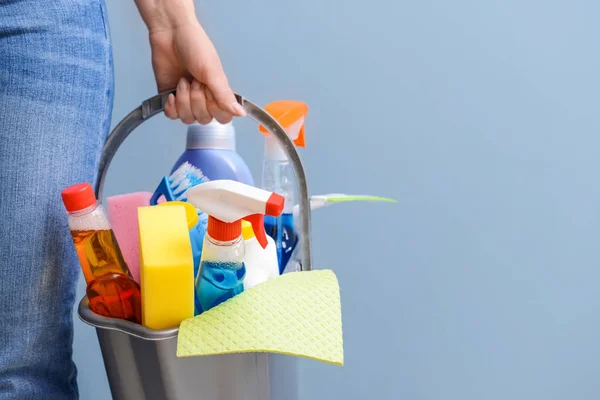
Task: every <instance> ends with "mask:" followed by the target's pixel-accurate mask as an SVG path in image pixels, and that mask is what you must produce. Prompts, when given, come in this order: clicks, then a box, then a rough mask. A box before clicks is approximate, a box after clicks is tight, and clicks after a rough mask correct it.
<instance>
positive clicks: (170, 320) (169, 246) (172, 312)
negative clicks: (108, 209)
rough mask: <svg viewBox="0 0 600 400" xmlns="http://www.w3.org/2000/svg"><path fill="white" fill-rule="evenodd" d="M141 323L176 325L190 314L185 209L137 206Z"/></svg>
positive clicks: (190, 279)
mask: <svg viewBox="0 0 600 400" xmlns="http://www.w3.org/2000/svg"><path fill="white" fill-rule="evenodd" d="M138 220H139V229H140V278H141V281H140V287H141V291H142V325H144V326H146V327H148V328H150V329H168V328H174V327H177V326H178V325H179V324H180V323H181V321H183V320H184V319H187V318H191V317H193V316H194V259H193V256H192V246H191V243H190V236H189V231H188V224H187V218H186V213H185V209H184V208H183V207H182V206H173V207H156V206H155V207H140V208H138Z"/></svg>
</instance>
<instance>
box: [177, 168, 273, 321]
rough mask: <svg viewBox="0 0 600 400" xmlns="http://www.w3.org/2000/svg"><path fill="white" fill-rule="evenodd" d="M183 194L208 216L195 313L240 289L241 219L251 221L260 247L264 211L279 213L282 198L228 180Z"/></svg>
mask: <svg viewBox="0 0 600 400" xmlns="http://www.w3.org/2000/svg"><path fill="white" fill-rule="evenodd" d="M187 198H188V202H189V203H191V204H193V205H194V206H195V207H196V208H198V209H199V210H201V211H203V212H205V213H206V214H208V216H209V217H208V230H207V232H206V235H204V245H203V250H202V258H201V260H200V270H199V271H198V275H197V276H196V281H195V286H196V313H198V314H200V313H202V312H204V311H206V310H208V309H210V308H212V307H215V306H216V305H218V304H220V303H222V302H224V301H225V300H228V299H230V298H231V297H233V296H235V295H237V294H239V293H241V292H243V290H244V285H243V281H244V278H245V276H246V267H245V265H244V241H243V237H242V219H245V220H246V221H248V222H250V223H251V224H252V228H253V230H254V234H255V236H256V240H257V241H258V243H259V244H260V245H261V246H262V248H263V249H264V248H266V247H267V245H268V240H267V235H266V233H265V227H264V215H272V216H278V215H280V214H281V211H282V210H283V206H284V198H283V197H282V196H280V195H278V194H275V193H271V192H267V191H265V190H262V189H258V188H255V187H252V186H249V185H245V184H243V183H240V182H236V181H231V180H218V181H211V182H207V183H203V184H200V185H198V186H194V187H193V188H191V189H189V190H188V192H187Z"/></svg>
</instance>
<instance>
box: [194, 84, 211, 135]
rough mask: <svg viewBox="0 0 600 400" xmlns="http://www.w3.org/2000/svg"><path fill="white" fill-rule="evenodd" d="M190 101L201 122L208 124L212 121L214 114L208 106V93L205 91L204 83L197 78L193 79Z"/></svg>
mask: <svg viewBox="0 0 600 400" xmlns="http://www.w3.org/2000/svg"><path fill="white" fill-rule="evenodd" d="M190 102H191V106H192V113H193V114H194V118H196V121H198V122H200V123H201V124H208V123H209V122H210V121H212V119H213V116H212V114H211V113H209V112H208V108H207V107H206V95H205V93H204V85H202V84H200V82H198V81H197V80H195V79H194V80H193V81H192V91H191V93H190Z"/></svg>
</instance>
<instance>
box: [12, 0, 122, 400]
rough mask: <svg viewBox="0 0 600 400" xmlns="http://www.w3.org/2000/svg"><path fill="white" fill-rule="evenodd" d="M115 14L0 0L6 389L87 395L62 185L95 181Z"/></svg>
mask: <svg viewBox="0 0 600 400" xmlns="http://www.w3.org/2000/svg"><path fill="white" fill-rule="evenodd" d="M106 17H107V15H106V9H105V5H104V1H103V0H11V1H6V0H0V399H11V400H14V399H73V398H77V396H78V394H77V382H76V369H75V365H74V363H73V361H72V358H71V356H72V341H73V314H72V312H73V303H74V301H75V286H76V283H77V280H78V276H79V271H80V266H79V263H78V261H77V258H76V254H75V250H74V247H73V243H72V241H71V238H70V235H69V231H68V228H67V224H66V214H65V210H64V208H63V205H62V202H61V196H60V192H61V190H62V189H63V188H65V187H67V186H69V185H71V184H74V183H77V182H82V181H88V182H93V181H94V179H95V175H96V169H97V165H98V162H99V155H100V151H101V148H102V145H103V143H104V140H105V139H106V135H107V133H108V130H109V126H110V115H111V108H112V98H113V71H112V55H111V46H110V40H109V33H108V28H107V24H106Z"/></svg>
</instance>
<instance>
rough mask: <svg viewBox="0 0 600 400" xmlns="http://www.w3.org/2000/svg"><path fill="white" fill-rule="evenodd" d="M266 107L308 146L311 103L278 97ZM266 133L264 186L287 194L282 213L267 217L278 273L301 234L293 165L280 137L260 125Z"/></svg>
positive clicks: (299, 143) (298, 141)
mask: <svg viewBox="0 0 600 400" xmlns="http://www.w3.org/2000/svg"><path fill="white" fill-rule="evenodd" d="M265 110H266V111H267V112H268V113H269V114H271V116H272V117H273V118H275V119H276V120H277V122H279V124H280V125H281V126H282V127H283V128H284V129H285V131H286V132H287V134H288V136H289V137H290V139H291V140H292V141H293V142H294V144H295V145H296V146H300V147H306V144H305V140H304V120H305V119H306V115H307V114H308V106H307V105H306V104H305V103H303V102H301V101H292V100H278V101H274V102H272V103H270V104H269V105H267V106H266V107H265ZM260 131H261V132H262V133H263V134H265V135H266V138H265V155H264V161H263V173H262V188H263V189H265V190H268V191H271V192H275V193H278V194H280V195H282V196H283V197H284V198H285V208H284V210H283V214H282V215H281V216H280V217H278V218H276V217H269V216H267V217H265V228H266V230H267V234H268V235H269V236H271V237H272V238H273V240H274V241H275V245H276V248H277V258H278V260H279V273H280V274H281V273H283V271H284V270H285V267H286V265H287V263H288V261H289V259H290V257H291V255H292V253H293V251H294V249H295V248H296V246H297V244H298V234H297V232H296V229H295V228H294V217H293V206H294V204H296V203H297V193H296V181H295V178H294V169H293V167H292V165H291V164H290V162H289V160H288V159H287V157H286V155H285V153H284V151H283V149H282V148H281V146H279V143H278V142H277V139H276V138H275V137H273V136H271V135H270V134H269V133H268V131H267V130H266V129H265V128H264V127H263V126H261V127H260Z"/></svg>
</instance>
